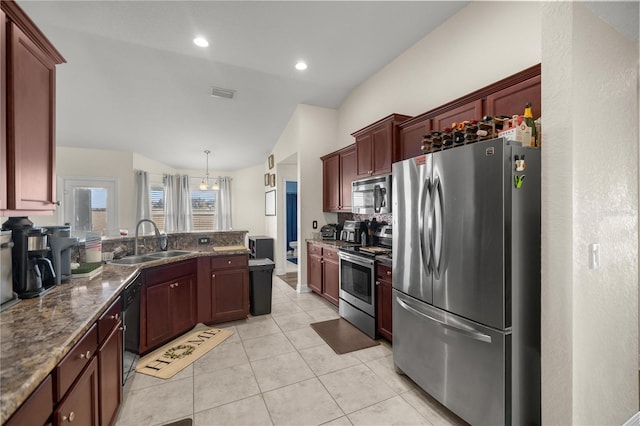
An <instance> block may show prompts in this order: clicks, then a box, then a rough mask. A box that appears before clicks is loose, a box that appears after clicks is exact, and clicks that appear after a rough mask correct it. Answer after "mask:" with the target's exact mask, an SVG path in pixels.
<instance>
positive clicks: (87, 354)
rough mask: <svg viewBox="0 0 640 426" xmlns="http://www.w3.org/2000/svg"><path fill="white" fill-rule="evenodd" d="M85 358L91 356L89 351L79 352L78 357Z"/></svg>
mask: <svg viewBox="0 0 640 426" xmlns="http://www.w3.org/2000/svg"><path fill="white" fill-rule="evenodd" d="M85 358H86V359H89V358H91V352H90V351H87V352H86V353H84V354H80V359H85Z"/></svg>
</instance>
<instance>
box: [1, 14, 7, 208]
mask: <svg viewBox="0 0 640 426" xmlns="http://www.w3.org/2000/svg"><path fill="white" fill-rule="evenodd" d="M0 34H2V36H1V37H0V111H1V113H0V210H6V209H7V114H6V111H7V79H6V75H7V37H6V35H7V17H6V15H5V13H4V12H3V11H2V10H0Z"/></svg>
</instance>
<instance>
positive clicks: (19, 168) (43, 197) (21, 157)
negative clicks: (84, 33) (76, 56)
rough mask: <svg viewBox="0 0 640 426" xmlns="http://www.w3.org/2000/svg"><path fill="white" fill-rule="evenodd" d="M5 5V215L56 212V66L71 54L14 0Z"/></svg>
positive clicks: (0, 126) (1, 210) (0, 174)
mask: <svg viewBox="0 0 640 426" xmlns="http://www.w3.org/2000/svg"><path fill="white" fill-rule="evenodd" d="M1 7H2V11H3V14H2V15H1V16H0V18H2V25H1V28H0V30H1V31H2V37H1V39H2V42H1V44H0V51H1V52H0V53H1V55H2V57H1V61H2V62H1V64H0V66H1V67H2V77H1V78H0V80H2V81H1V83H0V84H1V85H2V90H1V91H0V92H1V94H0V96H1V100H0V103H1V104H2V112H3V113H2V115H3V117H2V122H1V123H0V131H1V132H2V135H1V136H2V144H1V145H0V151H1V153H2V154H3V155H2V156H1V158H2V160H0V161H1V162H2V164H0V165H1V166H2V167H0V169H1V171H0V185H1V188H0V215H5V216H7V215H14V214H19V213H20V212H22V213H43V212H51V211H53V210H55V207H56V202H57V199H56V192H55V185H56V181H55V146H56V145H55V88H56V74H55V66H56V65H57V64H61V63H64V62H65V60H64V58H63V57H62V55H60V53H59V52H58V51H57V50H56V49H55V48H54V47H53V46H52V45H51V43H50V42H49V41H48V40H47V38H46V37H45V36H44V35H43V34H42V33H41V32H40V30H39V29H38V28H37V27H36V26H35V25H34V23H33V22H32V21H31V20H30V19H29V17H28V16H27V15H26V14H25V13H24V12H23V11H22V9H20V7H19V6H18V5H17V4H16V3H15V2H14V1H12V0H9V1H4V0H3V1H2V2H1ZM5 112H6V119H5V116H4V115H5Z"/></svg>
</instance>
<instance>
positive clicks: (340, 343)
mask: <svg viewBox="0 0 640 426" xmlns="http://www.w3.org/2000/svg"><path fill="white" fill-rule="evenodd" d="M311 328H313V329H314V330H315V331H316V333H318V335H319V336H320V337H322V339H323V340H324V341H325V342H327V345H329V346H331V349H333V350H334V352H335V353H337V354H338V355H340V354H346V353H347V352H353V351H357V350H360V349H365V348H370V347H372V346H376V345H379V344H380V343H379V342H376V341H375V340H373V339H371V338H369V336H367V335H366V334H364V333H363V332H362V331H360V330H358V329H357V328H356V327H354V326H353V325H351V323H349V321H347V320H345V319H342V318H338V319H333V320H329V321H322V322H314V323H313V324H311Z"/></svg>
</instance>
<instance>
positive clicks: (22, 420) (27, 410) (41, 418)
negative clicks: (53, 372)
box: [5, 376, 53, 426]
mask: <svg viewBox="0 0 640 426" xmlns="http://www.w3.org/2000/svg"><path fill="white" fill-rule="evenodd" d="M52 412H53V381H52V380H51V376H47V378H46V379H44V381H43V382H42V383H41V384H40V386H38V388H37V389H36V390H35V391H33V393H32V394H31V396H29V398H28V399H27V400H26V401H25V402H24V404H22V405H21V406H20V408H19V409H18V411H16V412H15V414H14V415H13V416H12V417H11V418H10V419H9V421H8V422H7V423H6V424H5V426H22V425H43V424H45V423H46V422H47V419H49V416H50V415H51V413H52Z"/></svg>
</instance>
